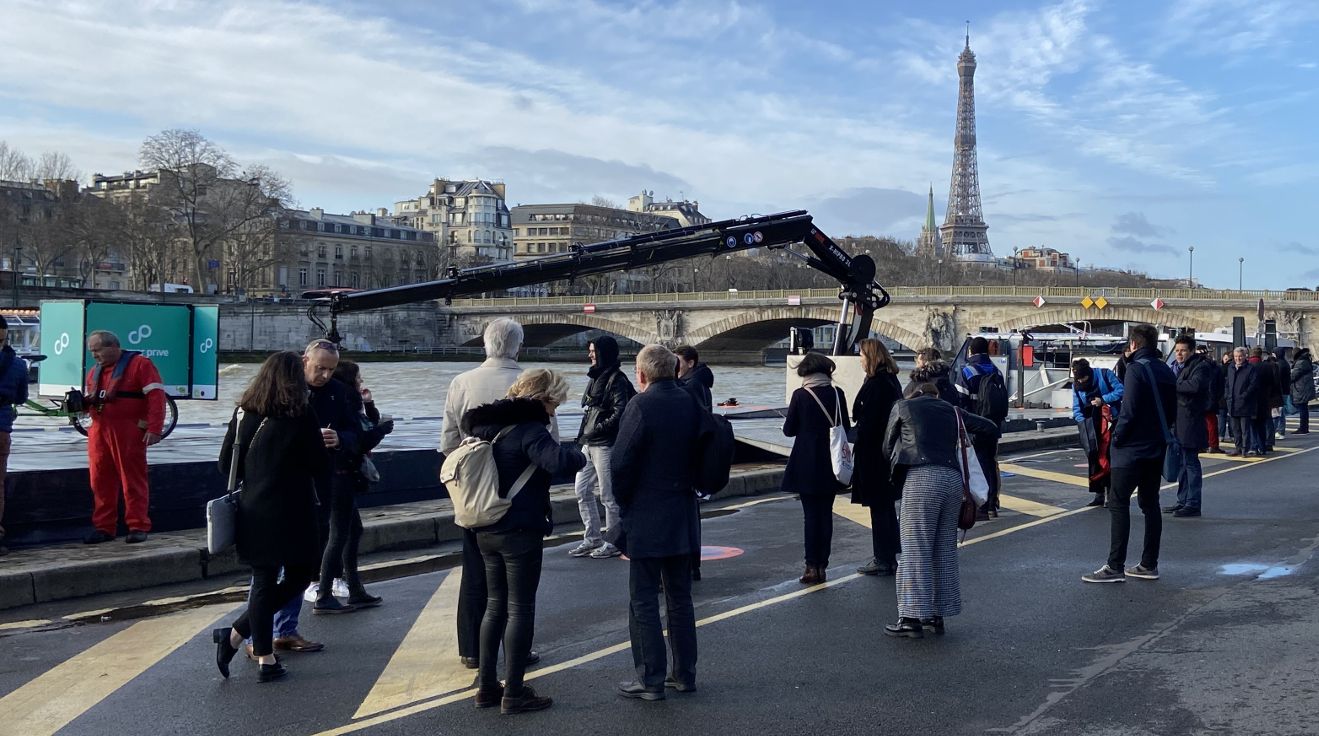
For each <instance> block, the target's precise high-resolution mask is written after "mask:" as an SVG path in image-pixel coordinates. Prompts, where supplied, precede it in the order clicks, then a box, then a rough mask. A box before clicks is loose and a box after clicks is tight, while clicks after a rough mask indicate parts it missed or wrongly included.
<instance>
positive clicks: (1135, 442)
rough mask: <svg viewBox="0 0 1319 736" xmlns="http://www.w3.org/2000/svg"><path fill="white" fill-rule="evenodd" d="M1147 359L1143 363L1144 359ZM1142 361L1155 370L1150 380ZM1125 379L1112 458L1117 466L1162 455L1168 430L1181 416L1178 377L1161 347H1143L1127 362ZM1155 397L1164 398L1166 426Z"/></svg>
mask: <svg viewBox="0 0 1319 736" xmlns="http://www.w3.org/2000/svg"><path fill="white" fill-rule="evenodd" d="M1142 361H1143V363H1142ZM1142 365H1143V366H1145V367H1147V368H1148V369H1149V372H1150V373H1152V374H1153V377H1154V385H1151V384H1150V381H1149V378H1148V377H1147V374H1146V371H1145V370H1143V369H1142ZM1126 373H1127V375H1126V378H1125V379H1124V380H1123V381H1122V411H1120V412H1118V417H1117V424H1115V425H1114V426H1113V443H1112V445H1111V452H1110V457H1111V462H1112V465H1113V467H1115V468H1121V467H1131V466H1132V465H1135V464H1136V463H1138V462H1142V461H1147V460H1154V459H1162V458H1163V452H1164V450H1165V449H1166V448H1167V447H1168V440H1167V437H1166V436H1165V434H1164V430H1165V429H1167V430H1171V429H1172V425H1173V423H1174V422H1175V421H1176V418H1177V377H1176V376H1174V375H1173V374H1172V369H1171V368H1169V367H1168V364H1167V363H1164V362H1163V358H1162V357H1160V356H1159V351H1157V350H1155V349H1154V348H1141V349H1140V350H1137V351H1136V352H1135V353H1134V354H1133V355H1132V356H1131V361H1130V362H1129V363H1128V365H1127V371H1126ZM1155 401H1162V402H1163V415H1164V418H1165V419H1166V420H1167V422H1168V425H1167V426H1166V427H1164V426H1160V425H1159V411H1158V406H1157V405H1155V403H1154V402H1155Z"/></svg>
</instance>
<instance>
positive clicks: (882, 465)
mask: <svg viewBox="0 0 1319 736" xmlns="http://www.w3.org/2000/svg"><path fill="white" fill-rule="evenodd" d="M860 347H861V369H862V370H864V371H865V372H866V382H865V383H864V384H862V385H861V390H860V391H858V392H857V395H856V402H855V403H853V404H852V418H853V419H855V420H856V447H855V448H854V449H853V453H852V455H853V457H854V458H855V467H854V468H853V469H852V503H859V504H861V505H862V506H868V507H870V536H871V545H872V547H873V549H874V554H875V556H874V557H872V558H871V559H870V562H868V563H866V564H865V565H862V566H861V567H858V568H857V570H856V571H857V572H859V573H861V574H862V575H892V574H894V573H895V572H896V571H897V569H898V561H897V560H898V553H899V552H900V551H901V550H902V548H901V546H900V545H899V543H898V514H897V509H896V507H895V506H894V504H895V503H896V502H897V500H898V498H899V493H898V488H897V487H895V486H894V485H893V480H892V477H891V476H892V469H891V468H889V462H888V455H886V454H884V431H885V430H886V429H887V428H888V418H889V414H890V413H891V412H892V411H893V405H894V404H896V403H897V402H898V401H900V400H901V399H902V385H901V384H899V383H898V375H897V374H898V364H897V363H896V362H894V361H893V356H892V355H891V354H889V351H888V348H886V347H884V343H882V342H880V341H879V340H871V339H866V340H862V341H861V346H860Z"/></svg>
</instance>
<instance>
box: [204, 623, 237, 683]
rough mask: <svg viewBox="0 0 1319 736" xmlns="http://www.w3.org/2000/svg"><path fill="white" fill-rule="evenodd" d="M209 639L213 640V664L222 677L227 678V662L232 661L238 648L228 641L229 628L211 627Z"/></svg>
mask: <svg viewBox="0 0 1319 736" xmlns="http://www.w3.org/2000/svg"><path fill="white" fill-rule="evenodd" d="M211 641H213V642H215V666H216V667H218V668H220V674H221V675H224V679H226V680H227V679H229V663H230V662H232V661H234V655H236V654H238V650H237V649H236V648H235V647H234V645H233V644H231V643H229V629H211Z"/></svg>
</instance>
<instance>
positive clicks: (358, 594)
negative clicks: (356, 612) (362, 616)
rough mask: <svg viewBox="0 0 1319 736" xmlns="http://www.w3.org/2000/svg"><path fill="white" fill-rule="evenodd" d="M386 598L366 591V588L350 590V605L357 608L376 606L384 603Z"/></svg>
mask: <svg viewBox="0 0 1319 736" xmlns="http://www.w3.org/2000/svg"><path fill="white" fill-rule="evenodd" d="M384 600H385V599H384V598H381V597H380V596H378V595H371V594H370V593H368V592H366V588H362V589H360V590H349V591H348V605H350V606H354V607H356V608H375V607H376V606H378V605H380V604H381V603H383V602H384Z"/></svg>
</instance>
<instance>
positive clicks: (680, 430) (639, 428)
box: [611, 345, 701, 700]
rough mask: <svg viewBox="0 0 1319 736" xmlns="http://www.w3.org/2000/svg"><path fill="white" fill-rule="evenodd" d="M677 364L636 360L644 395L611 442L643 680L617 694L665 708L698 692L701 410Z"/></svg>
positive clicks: (631, 624) (650, 351)
mask: <svg viewBox="0 0 1319 736" xmlns="http://www.w3.org/2000/svg"><path fill="white" fill-rule="evenodd" d="M676 367H677V358H676V357H675V356H674V354H673V353H671V352H670V351H669V349H668V348H666V347H664V346H663V345H648V346H646V347H645V348H642V350H641V352H640V353H638V354H637V364H636V379H637V386H638V387H639V388H640V390H641V393H639V394H638V395H637V396H636V398H634V399H632V400H631V401H629V402H628V404H627V408H626V409H624V410H623V417H622V420H621V422H620V424H619V428H618V439H617V440H616V441H615V442H614V453H613V457H612V458H611V469H612V472H613V476H614V497H615V498H616V499H617V500H618V505H619V510H620V521H621V524H620V526H621V527H622V537H621V538H620V539H619V541H618V542H617V544H618V545H619V546H620V547H621V548H622V549H623V551H624V552H625V553H626V554H627V556H628V559H629V560H630V561H631V562H630V565H631V569H630V577H629V583H628V587H629V592H630V594H631V603H630V605H629V609H628V628H629V632H630V634H631V638H632V661H633V664H634V665H635V666H636V671H637V679H636V681H633V682H627V683H623V684H622V685H620V686H619V693H620V694H621V695H622V696H623V697H626V698H639V699H641V700H663V699H664V688H665V687H666V686H667V687H671V688H674V689H676V690H677V691H679V692H693V691H695V690H696V612H695V610H694V609H693V607H692V575H691V564H690V561H691V555H692V554H693V553H694V552H696V551H697V550H699V549H700V537H699V531H698V529H699V521H700V516H699V512H698V508H697V499H696V491H695V488H694V486H695V483H694V474H693V469H694V466H695V464H696V458H697V434H696V432H695V431H694V430H693V429H690V428H694V427H697V426H699V422H700V419H701V417H700V415H699V413H698V412H700V411H701V410H700V409H699V408H698V407H697V406H696V402H694V401H692V400H691V396H689V395H688V394H687V392H686V391H684V390H683V389H682V388H681V387H680V386H678V384H677V382H676V381H675V378H676V375H675V369H676ZM661 581H662V582H663V585H664V595H665V600H666V601H667V604H668V626H669V644H670V646H671V647H672V650H673V675H672V676H671V677H668V678H666V677H665V673H666V660H665V650H664V635H663V629H662V627H661V624H660V616H659V589H660V583H661Z"/></svg>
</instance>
